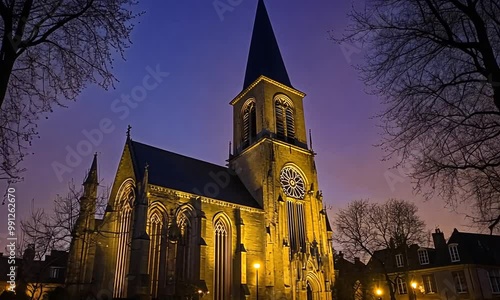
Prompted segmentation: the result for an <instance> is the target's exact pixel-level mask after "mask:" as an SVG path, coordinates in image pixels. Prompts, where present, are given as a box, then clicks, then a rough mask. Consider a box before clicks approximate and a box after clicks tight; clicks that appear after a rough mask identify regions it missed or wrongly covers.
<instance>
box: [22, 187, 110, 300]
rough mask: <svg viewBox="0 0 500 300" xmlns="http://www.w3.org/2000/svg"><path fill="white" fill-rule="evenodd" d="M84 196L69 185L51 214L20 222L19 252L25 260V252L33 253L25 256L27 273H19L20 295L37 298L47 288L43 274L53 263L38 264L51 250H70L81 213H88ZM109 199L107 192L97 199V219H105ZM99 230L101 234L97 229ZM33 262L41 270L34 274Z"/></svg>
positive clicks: (40, 211) (38, 214) (42, 212)
mask: <svg viewBox="0 0 500 300" xmlns="http://www.w3.org/2000/svg"><path fill="white" fill-rule="evenodd" d="M82 195H83V190H82V189H79V188H77V187H76V186H75V184H74V183H73V182H70V183H69V189H68V193H67V194H66V195H64V196H60V195H57V197H56V199H55V200H54V210H53V211H52V212H46V211H45V210H44V209H37V210H35V211H33V212H32V213H31V215H30V216H28V217H27V218H26V219H24V220H22V221H21V231H22V242H21V244H20V249H19V252H20V253H24V254H23V255H24V256H25V257H26V253H30V255H29V256H30V258H29V259H27V258H24V257H23V260H22V265H21V269H24V270H22V272H20V274H19V276H18V278H17V279H18V281H20V282H22V283H24V284H22V285H21V286H20V287H19V289H16V291H17V292H18V293H22V294H25V293H26V292H28V294H31V295H34V294H35V292H36V291H38V292H39V293H37V295H41V294H42V293H43V292H44V289H46V287H45V283H44V282H43V276H42V275H43V273H44V271H45V270H46V269H47V268H49V267H50V262H49V261H46V262H45V263H44V264H40V263H39V262H40V261H42V260H43V259H44V258H45V257H47V255H48V254H49V253H50V252H51V251H52V250H58V251H69V248H70V245H71V240H72V239H73V238H74V237H75V230H74V229H75V223H76V221H77V219H78V217H79V216H80V215H81V211H89V210H88V209H85V207H83V205H85V204H84V203H83V202H82V201H81V200H82ZM107 199H108V194H107V190H106V191H103V192H102V193H101V194H100V195H98V197H97V199H95V201H96V204H95V205H96V215H95V216H94V217H97V218H98V217H102V216H103V214H104V210H105V208H106V201H107ZM96 231H97V233H99V230H98V228H96ZM90 242H93V240H91V241H90ZM33 263H35V264H36V265H37V266H38V268H40V267H41V268H42V269H38V270H36V271H37V272H33V271H32V269H33ZM82 263H84V262H82ZM44 268H45V269H44ZM66 275H68V274H66ZM21 290H22V292H21ZM32 300H33V299H32Z"/></svg>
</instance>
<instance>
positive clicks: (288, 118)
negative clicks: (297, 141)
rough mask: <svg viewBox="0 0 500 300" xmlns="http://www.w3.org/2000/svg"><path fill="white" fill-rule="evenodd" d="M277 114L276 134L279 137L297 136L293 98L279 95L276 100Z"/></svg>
mask: <svg viewBox="0 0 500 300" xmlns="http://www.w3.org/2000/svg"><path fill="white" fill-rule="evenodd" d="M274 105H275V114H276V135H277V137H278V138H279V139H285V140H287V141H288V140H289V139H294V138H295V117H294V109H293V104H292V100H290V98H288V97H286V96H285V95H278V96H277V97H276V98H275V100H274Z"/></svg>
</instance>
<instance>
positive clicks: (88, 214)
mask: <svg viewBox="0 0 500 300" xmlns="http://www.w3.org/2000/svg"><path fill="white" fill-rule="evenodd" d="M98 185H99V181H98V177H97V154H95V155H94V160H93V161H92V166H91V167H90V170H89V172H88V174H87V178H86V179H85V181H84V182H83V195H82V197H81V198H80V199H79V204H80V212H79V215H78V218H77V220H76V222H75V225H74V227H73V232H72V235H73V239H72V241H71V244H72V245H71V247H70V253H69V261H68V268H67V276H66V284H67V286H68V289H69V292H70V293H71V294H72V295H78V294H84V293H87V292H89V291H90V286H91V283H92V279H93V267H94V258H95V214H96V204H97V203H96V202H97V187H98Z"/></svg>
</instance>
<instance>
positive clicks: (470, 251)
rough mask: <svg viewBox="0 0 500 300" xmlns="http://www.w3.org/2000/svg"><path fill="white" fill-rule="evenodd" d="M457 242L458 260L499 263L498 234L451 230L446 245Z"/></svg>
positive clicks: (499, 240)
mask: <svg viewBox="0 0 500 300" xmlns="http://www.w3.org/2000/svg"><path fill="white" fill-rule="evenodd" d="M455 243H456V244H457V245H458V251H459V255H460V261H462V262H467V263H474V264H489V265H500V236H499V235H489V234H479V233H468V232H459V231H458V230H457V229H455V230H454V231H453V233H452V234H451V236H450V238H449V239H448V245H450V244H455Z"/></svg>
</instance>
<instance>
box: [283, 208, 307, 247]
mask: <svg viewBox="0 0 500 300" xmlns="http://www.w3.org/2000/svg"><path fill="white" fill-rule="evenodd" d="M286 214H287V218H288V236H289V238H290V249H291V250H292V251H291V253H297V252H303V253H305V252H306V224H305V220H304V217H305V215H304V205H303V204H302V201H296V200H291V199H289V200H287V201H286Z"/></svg>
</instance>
